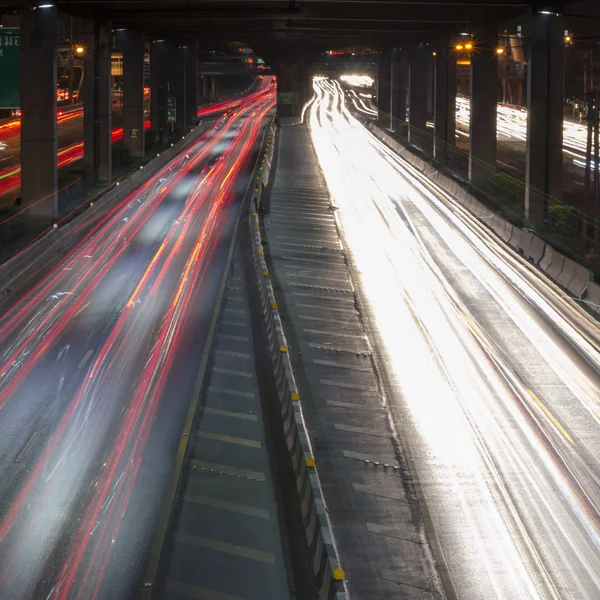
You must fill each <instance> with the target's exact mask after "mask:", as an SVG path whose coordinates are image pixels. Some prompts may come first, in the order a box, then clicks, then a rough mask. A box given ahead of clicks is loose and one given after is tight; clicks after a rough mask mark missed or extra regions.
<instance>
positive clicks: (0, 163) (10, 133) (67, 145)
mask: <svg viewBox="0 0 600 600" xmlns="http://www.w3.org/2000/svg"><path fill="white" fill-rule="evenodd" d="M239 102H240V98H235V99H231V100H224V101H222V102H218V103H216V104H213V105H211V106H207V107H204V108H200V109H198V117H199V118H206V117H210V116H214V115H217V114H219V113H222V112H224V111H225V110H229V109H230V108H235V107H236V106H238V104H239ZM149 128H150V121H149V120H147V121H145V122H144V129H149ZM57 132H58V167H59V168H62V167H65V166H67V165H70V164H72V163H74V162H76V161H78V160H81V159H82V158H83V141H82V138H83V109H82V108H80V107H77V108H73V109H62V110H59V111H58V118H57ZM122 138H123V128H122V127H116V128H115V129H113V131H112V141H113V143H114V142H118V141H119V140H121V139H122ZM20 153H21V122H20V119H19V118H15V119H13V120H7V121H6V122H4V123H2V124H1V125H0V197H1V196H2V195H3V194H10V195H8V196H7V198H8V202H7V203H10V202H12V200H13V199H14V196H15V195H16V194H17V193H18V189H19V187H20V185H21V167H20V164H19V161H20ZM1 203H2V202H1V200H0V204H1Z"/></svg>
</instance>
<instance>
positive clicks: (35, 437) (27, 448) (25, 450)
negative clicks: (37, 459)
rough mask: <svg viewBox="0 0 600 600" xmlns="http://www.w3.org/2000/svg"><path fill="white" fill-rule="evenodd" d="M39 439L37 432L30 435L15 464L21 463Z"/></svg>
mask: <svg viewBox="0 0 600 600" xmlns="http://www.w3.org/2000/svg"><path fill="white" fill-rule="evenodd" d="M39 437H40V432H39V431H34V432H33V433H32V434H31V437H30V438H29V440H27V443H26V444H25V447H24V448H23V450H21V452H20V453H19V456H17V458H16V460H15V462H18V463H19V462H23V461H24V460H25V459H26V458H27V457H28V456H29V454H30V452H31V451H32V450H33V447H34V446H35V443H36V442H37V441H38V439H39Z"/></svg>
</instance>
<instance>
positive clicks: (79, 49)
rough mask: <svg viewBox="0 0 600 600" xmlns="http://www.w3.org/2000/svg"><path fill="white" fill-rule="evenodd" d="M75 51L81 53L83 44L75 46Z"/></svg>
mask: <svg viewBox="0 0 600 600" xmlns="http://www.w3.org/2000/svg"><path fill="white" fill-rule="evenodd" d="M75 52H76V53H77V54H83V46H77V47H76V48H75Z"/></svg>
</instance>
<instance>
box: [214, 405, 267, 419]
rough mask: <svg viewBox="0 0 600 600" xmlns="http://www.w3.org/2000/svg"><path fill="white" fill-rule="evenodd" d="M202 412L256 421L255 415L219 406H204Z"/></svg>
mask: <svg viewBox="0 0 600 600" xmlns="http://www.w3.org/2000/svg"><path fill="white" fill-rule="evenodd" d="M204 412H205V413H207V414H210V415H218V416H220V417H231V418H232V419H244V420H245V421H258V417H257V416H256V415H249V414H247V413H241V412H235V411H233V410H222V409H220V408H205V409H204Z"/></svg>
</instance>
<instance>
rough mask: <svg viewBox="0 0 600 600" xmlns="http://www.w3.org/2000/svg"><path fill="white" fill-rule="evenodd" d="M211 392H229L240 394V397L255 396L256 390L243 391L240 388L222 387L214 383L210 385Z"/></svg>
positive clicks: (231, 394)
mask: <svg viewBox="0 0 600 600" xmlns="http://www.w3.org/2000/svg"><path fill="white" fill-rule="evenodd" d="M208 391H209V392H214V393H217V394H228V395H230V396H239V397H240V398H255V397H256V394H255V393H254V392H241V391H240V390H233V389H231V388H222V387H217V386H214V385H209V386H208Z"/></svg>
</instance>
